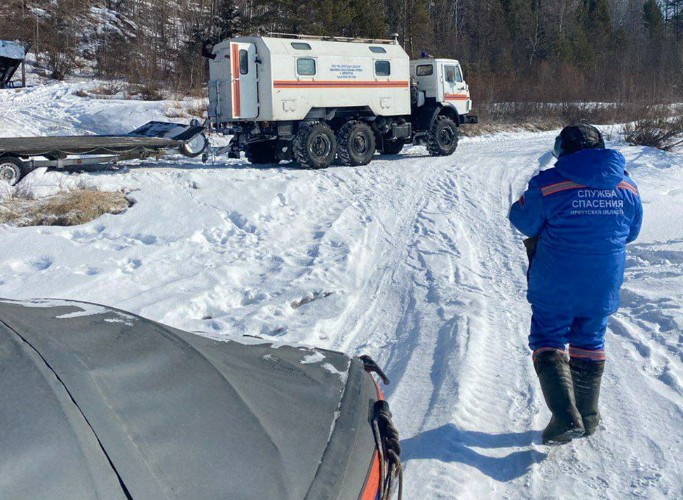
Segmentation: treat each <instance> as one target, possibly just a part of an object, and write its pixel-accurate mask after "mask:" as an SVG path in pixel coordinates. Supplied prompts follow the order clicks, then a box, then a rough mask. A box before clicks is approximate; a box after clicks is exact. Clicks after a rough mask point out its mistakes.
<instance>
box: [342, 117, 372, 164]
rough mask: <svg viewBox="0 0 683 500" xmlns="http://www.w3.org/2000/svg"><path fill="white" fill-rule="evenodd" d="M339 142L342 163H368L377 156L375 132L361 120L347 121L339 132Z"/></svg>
mask: <svg viewBox="0 0 683 500" xmlns="http://www.w3.org/2000/svg"><path fill="white" fill-rule="evenodd" d="M337 144H338V148H337V149H338V151H337V152H338V154H339V161H340V162H341V164H342V165H350V166H359V165H367V164H368V163H370V160H372V157H373V156H375V149H376V143H375V133H374V132H373V131H372V129H371V128H370V127H369V126H368V125H367V124H366V123H363V122H360V121H355V120H354V121H350V122H347V123H345V124H344V126H343V127H342V128H341V129H339V133H338V134H337Z"/></svg>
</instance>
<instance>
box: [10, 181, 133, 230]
mask: <svg viewBox="0 0 683 500" xmlns="http://www.w3.org/2000/svg"><path fill="white" fill-rule="evenodd" d="M131 205H132V203H131V202H130V200H129V199H128V198H126V195H125V194H124V193H121V192H107V191H93V190H88V189H78V190H74V191H64V192H61V193H58V194H56V195H54V196H50V197H48V198H39V199H36V200H30V199H23V198H7V199H5V200H4V201H2V203H0V224H9V225H10V226H17V227H26V226H77V225H79V224H85V223H86V222H89V221H91V220H94V219H97V218H98V217H101V216H102V215H104V214H120V213H121V212H123V211H125V210H126V209H127V208H129V207H130V206H131Z"/></svg>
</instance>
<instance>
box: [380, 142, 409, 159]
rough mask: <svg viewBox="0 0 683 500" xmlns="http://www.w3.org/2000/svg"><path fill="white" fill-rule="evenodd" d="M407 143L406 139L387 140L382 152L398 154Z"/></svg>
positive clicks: (384, 153)
mask: <svg viewBox="0 0 683 500" xmlns="http://www.w3.org/2000/svg"><path fill="white" fill-rule="evenodd" d="M405 145H406V141H405V140H404V139H396V140H394V141H391V140H388V139H387V140H385V141H384V144H383V147H382V154H383V155H397V154H399V153H400V152H401V150H402V149H403V146H405Z"/></svg>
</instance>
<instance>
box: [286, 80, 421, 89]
mask: <svg viewBox="0 0 683 500" xmlns="http://www.w3.org/2000/svg"><path fill="white" fill-rule="evenodd" d="M408 85H409V82H408V81H393V82H373V81H341V80H319V81H296V80H291V81H290V80H275V81H274V82H273V86H274V87H275V88H279V89H297V88H330V89H335V88H372V87H381V88H407V87H408Z"/></svg>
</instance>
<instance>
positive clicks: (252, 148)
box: [244, 141, 280, 165]
mask: <svg viewBox="0 0 683 500" xmlns="http://www.w3.org/2000/svg"><path fill="white" fill-rule="evenodd" d="M244 153H245V155H246V157H247V160H248V161H249V163H251V164H252V165H267V164H269V163H276V164H277V163H280V161H279V160H278V159H277V157H276V155H275V141H265V142H254V143H253V144H249V145H248V146H247V148H246V150H245V151H244Z"/></svg>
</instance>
